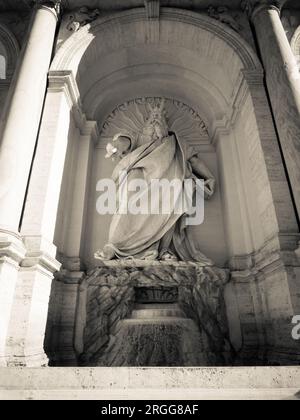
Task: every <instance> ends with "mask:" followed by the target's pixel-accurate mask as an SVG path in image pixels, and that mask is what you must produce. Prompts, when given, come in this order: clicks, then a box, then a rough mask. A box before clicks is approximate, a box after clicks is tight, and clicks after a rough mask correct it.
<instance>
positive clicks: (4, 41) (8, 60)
mask: <svg viewBox="0 0 300 420" xmlns="http://www.w3.org/2000/svg"><path fill="white" fill-rule="evenodd" d="M18 56H19V45H18V42H17V40H16V38H15V36H14V35H13V34H12V32H11V31H10V30H9V29H8V28H7V27H6V26H4V25H3V24H1V23H0V110H2V109H3V106H4V102H5V98H6V95H7V92H8V89H9V85H10V82H11V79H12V76H13V74H14V71H15V68H16V65H17V59H18ZM0 113H1V112H0Z"/></svg>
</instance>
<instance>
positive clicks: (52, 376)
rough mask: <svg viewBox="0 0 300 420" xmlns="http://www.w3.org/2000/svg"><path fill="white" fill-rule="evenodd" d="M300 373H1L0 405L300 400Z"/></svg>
mask: <svg viewBox="0 0 300 420" xmlns="http://www.w3.org/2000/svg"><path fill="white" fill-rule="evenodd" d="M299 391H300V367H294V368H290V367H276V368H273V367H267V368H261V367H259V368H258V367H253V368H155V369H153V368H40V369H38V368H36V369H28V368H0V399H71V400H72V399H79V398H81V399H91V400H104V399H109V398H111V399H123V400H125V399H133V400H136V399H145V398H147V399H148V400H150V399H160V400H161V399H179V400H186V399H196V400H199V399H300V397H299Z"/></svg>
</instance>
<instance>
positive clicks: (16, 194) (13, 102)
mask: <svg viewBox="0 0 300 420" xmlns="http://www.w3.org/2000/svg"><path fill="white" fill-rule="evenodd" d="M54 3H56V4H57V3H58V2H57V1H56V2H54V1H51V2H47V3H46V4H47V5H43V4H40V2H39V4H38V5H37V6H36V10H35V12H34V14H33V17H32V20H31V23H30V28H29V35H28V39H27V42H25V45H24V47H23V50H22V53H21V57H20V60H19V65H18V68H17V70H16V74H15V76H14V78H13V81H12V84H11V87H10V91H9V93H8V99H7V103H6V106H5V109H4V111H3V114H2V120H1V126H0V139H1V144H0V178H1V184H2V187H1V197H0V198H1V199H0V229H1V228H2V229H6V230H10V231H14V232H17V231H18V227H19V223H20V217H21V212H22V207H23V202H24V197H25V192H26V187H27V182H28V177H29V172H30V167H31V163H32V157H33V153H34V148H35V144H36V139H37V133H38V129H39V123H40V118H41V113H42V107H43V101H44V97H45V92H46V84H47V74H48V70H49V65H50V60H51V56H52V51H53V43H54V37H55V32H56V26H57V20H58V15H57V8H56V6H55V4H54Z"/></svg>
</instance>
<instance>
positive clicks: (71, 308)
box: [45, 256, 85, 366]
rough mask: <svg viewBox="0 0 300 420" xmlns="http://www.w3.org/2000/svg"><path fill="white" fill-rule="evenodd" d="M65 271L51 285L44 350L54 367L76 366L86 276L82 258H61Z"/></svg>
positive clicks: (58, 274)
mask: <svg viewBox="0 0 300 420" xmlns="http://www.w3.org/2000/svg"><path fill="white" fill-rule="evenodd" d="M60 259H61V261H63V268H62V270H61V271H60V272H59V273H57V275H56V276H55V280H54V282H53V285H52V290H51V298H50V305H49V316H48V323H47V329H46V340H45V349H46V350H45V351H46V353H47V355H48V357H49V361H50V365H51V366H77V353H76V351H75V343H74V337H75V324H76V311H77V301H78V292H79V287H80V284H81V283H82V281H83V279H84V278H85V273H84V271H82V263H81V261H80V259H79V258H65V257H63V256H61V257H60Z"/></svg>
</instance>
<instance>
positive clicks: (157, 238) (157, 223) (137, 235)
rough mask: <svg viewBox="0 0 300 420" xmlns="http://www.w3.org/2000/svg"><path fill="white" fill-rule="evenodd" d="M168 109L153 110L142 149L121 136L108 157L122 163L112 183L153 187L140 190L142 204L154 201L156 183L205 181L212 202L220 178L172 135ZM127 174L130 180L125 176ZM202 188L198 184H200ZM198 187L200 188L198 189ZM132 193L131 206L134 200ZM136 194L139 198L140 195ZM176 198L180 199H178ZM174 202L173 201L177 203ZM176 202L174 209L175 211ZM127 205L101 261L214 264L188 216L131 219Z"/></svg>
mask: <svg viewBox="0 0 300 420" xmlns="http://www.w3.org/2000/svg"><path fill="white" fill-rule="evenodd" d="M163 106H164V105H163V104H161V105H160V106H156V107H154V108H152V111H151V115H150V116H149V119H148V120H147V122H146V124H145V127H144V129H143V133H142V134H141V139H140V140H142V141H140V143H142V145H141V146H138V147H136V146H135V144H134V141H133V139H132V137H130V136H129V135H127V134H118V135H117V136H116V137H115V138H114V140H113V145H110V147H109V148H108V155H107V157H113V159H116V158H117V159H120V160H119V163H118V164H117V165H116V167H115V169H114V172H113V175H112V179H113V181H114V182H115V183H116V185H117V189H118V190H120V188H122V187H123V184H124V183H125V182H126V183H127V185H128V184H129V183H130V182H131V181H134V180H143V181H146V182H144V184H143V185H147V187H146V188H144V189H143V190H142V191H140V201H141V202H143V201H146V199H147V198H148V197H149V192H150V185H151V182H152V181H153V180H162V179H163V180H167V181H169V182H172V181H173V180H174V179H176V180H179V181H180V182H181V184H182V188H183V185H184V180H186V179H194V180H195V179H203V180H204V181H205V197H206V198H210V197H211V196H212V195H213V193H214V189H215V179H214V176H213V174H212V173H211V172H210V170H209V169H208V168H207V167H206V165H205V164H204V163H203V162H202V161H201V159H200V157H199V154H195V155H194V156H192V157H191V158H190V159H189V160H188V161H187V159H186V157H185V153H184V151H183V148H182V147H181V145H180V142H179V141H178V139H177V136H176V134H175V133H171V132H169V130H168V124H167V120H166V117H165V112H164V109H163ZM121 173H124V174H126V176H123V177H120V174H121ZM195 184H196V183H195ZM195 188H196V187H195ZM130 194H132V193H130V192H127V194H126V198H125V200H126V201H129V200H130ZM135 194H136V193H135ZM173 198H174V197H173ZM171 201H172V200H171ZM175 203H176V198H175V200H174V203H173V206H174V207H175V205H176V204H175ZM124 204H126V203H122V202H119V203H118V209H117V211H116V213H115V214H114V216H113V218H112V222H111V226H110V233H109V241H108V244H107V245H106V246H105V247H104V249H103V250H102V251H98V252H97V253H96V254H95V257H96V258H98V259H102V260H112V259H116V258H117V259H136V260H163V261H167V260H182V261H195V262H198V263H203V265H213V263H212V261H210V260H209V259H208V258H207V257H206V256H204V255H203V254H202V253H201V252H200V251H199V250H198V249H197V246H196V245H195V243H194V242H193V241H192V240H191V239H190V237H189V235H188V233H187V229H186V227H187V225H186V217H187V213H186V212H182V213H181V214H180V212H178V211H175V208H174V207H173V208H171V209H170V211H169V212H168V214H166V213H163V212H159V214H157V213H156V214H152V213H151V212H145V213H143V214H131V213H130V212H127V213H126V214H124V212H122V211H120V208H121V207H122V206H124Z"/></svg>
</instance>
